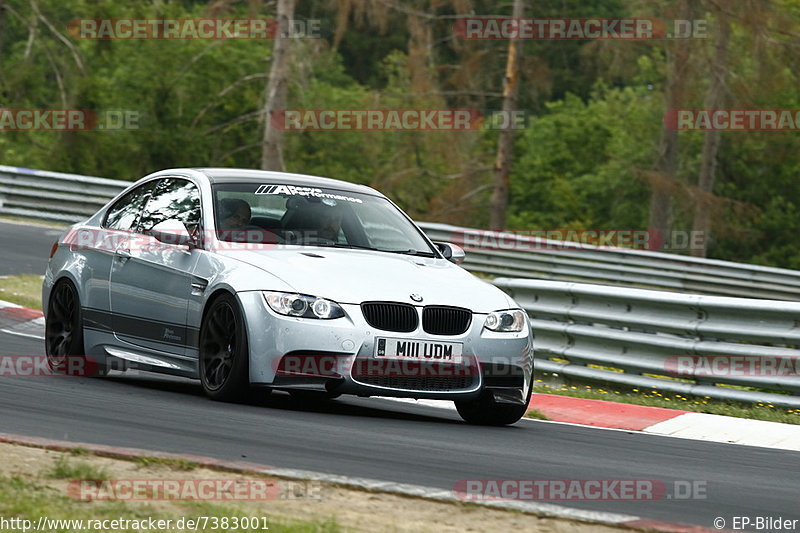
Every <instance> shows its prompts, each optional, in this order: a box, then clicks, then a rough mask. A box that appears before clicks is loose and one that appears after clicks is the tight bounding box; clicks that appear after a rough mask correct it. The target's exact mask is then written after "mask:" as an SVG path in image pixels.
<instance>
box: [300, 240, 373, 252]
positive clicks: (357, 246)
mask: <svg viewBox="0 0 800 533" xmlns="http://www.w3.org/2000/svg"><path fill="white" fill-rule="evenodd" d="M313 246H322V247H326V248H352V249H354V250H369V251H371V252H382V251H383V250H380V249H378V248H373V247H372V246H361V245H360V244H344V243H339V242H334V243H315V244H313Z"/></svg>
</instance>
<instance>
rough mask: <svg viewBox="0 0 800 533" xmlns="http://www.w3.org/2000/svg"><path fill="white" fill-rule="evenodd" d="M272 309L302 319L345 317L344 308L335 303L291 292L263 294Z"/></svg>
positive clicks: (280, 313)
mask: <svg viewBox="0 0 800 533" xmlns="http://www.w3.org/2000/svg"><path fill="white" fill-rule="evenodd" d="M261 294H263V295H264V299H265V300H266V301H267V304H268V305H269V307H270V309H272V310H273V311H275V312H276V313H278V314H279V315H287V316H296V317H300V318H321V319H329V318H340V317H343V316H344V310H343V309H342V307H341V306H340V305H339V304H337V303H336V302H334V301H331V300H326V299H325V298H317V297H316V296H306V295H304V294H292V293H290V292H262V293H261Z"/></svg>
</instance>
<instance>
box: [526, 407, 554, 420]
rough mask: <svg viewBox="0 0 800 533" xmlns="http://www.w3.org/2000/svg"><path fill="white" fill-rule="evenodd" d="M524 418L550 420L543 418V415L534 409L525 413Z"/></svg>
mask: <svg viewBox="0 0 800 533" xmlns="http://www.w3.org/2000/svg"><path fill="white" fill-rule="evenodd" d="M525 418H535V419H536V420H550V419H549V418H547V416H545V414H544V413H543V412H541V411H538V410H536V409H528V412H527V413H525Z"/></svg>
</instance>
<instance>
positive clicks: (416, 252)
mask: <svg viewBox="0 0 800 533" xmlns="http://www.w3.org/2000/svg"><path fill="white" fill-rule="evenodd" d="M381 251H383V252H389V253H390V254H404V255H415V256H418V257H436V254H434V253H433V252H425V251H423V250H414V249H413V248H412V249H410V250H381Z"/></svg>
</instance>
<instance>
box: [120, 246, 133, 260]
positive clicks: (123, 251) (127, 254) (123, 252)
mask: <svg viewBox="0 0 800 533" xmlns="http://www.w3.org/2000/svg"><path fill="white" fill-rule="evenodd" d="M130 258H131V251H130V250H128V249H127V248H120V249H118V250H117V259H119V260H120V262H122V263H124V262H126V261H127V260H128V259H130Z"/></svg>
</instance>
